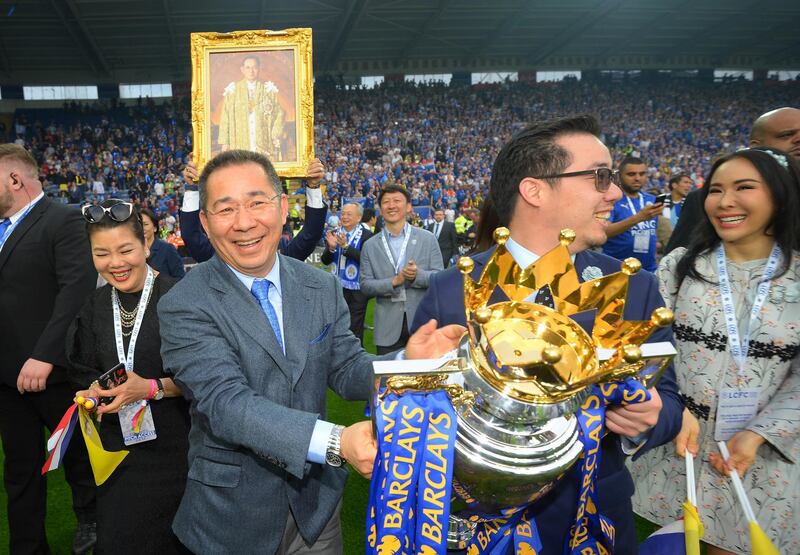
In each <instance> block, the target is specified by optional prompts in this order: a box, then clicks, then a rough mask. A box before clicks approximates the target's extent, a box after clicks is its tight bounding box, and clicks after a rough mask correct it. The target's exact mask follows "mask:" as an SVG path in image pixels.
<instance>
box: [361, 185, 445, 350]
mask: <svg viewBox="0 0 800 555" xmlns="http://www.w3.org/2000/svg"><path fill="white" fill-rule="evenodd" d="M378 205H379V206H380V208H381V216H383V221H384V227H383V229H382V230H381V232H380V233H378V234H376V235H374V236H372V237H371V238H370V239H369V240H368V241H367V242H366V243H364V247H363V248H362V249H361V292H362V293H364V295H366V296H367V297H376V300H375V331H374V334H373V337H374V340H375V346H376V348H377V349H378V354H379V355H380V354H385V353H390V352H392V351H396V350H397V349H402V348H403V346H404V345H405V344H406V342H407V341H408V336H409V332H408V330H409V327H410V325H411V322H412V321H413V320H414V313H415V312H416V311H417V306H418V305H419V302H420V301H421V300H422V297H424V296H425V292H426V291H427V290H428V281H429V279H430V276H431V275H433V274H435V273H436V272H439V271H441V270H443V269H444V266H443V264H442V253H441V251H440V250H439V244H438V243H437V241H436V237H434V235H433V233H431V232H430V231H426V230H424V229H420V228H418V227H413V226H412V225H410V224H409V223H408V222H407V221H406V216H407V215H408V213H409V212H410V211H411V195H410V194H409V193H408V191H407V190H406V189H405V188H404V187H401V186H399V185H387V186H385V187H384V188H383V189H382V190H381V192H380V194H379V195H378Z"/></svg>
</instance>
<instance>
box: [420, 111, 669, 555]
mask: <svg viewBox="0 0 800 555" xmlns="http://www.w3.org/2000/svg"><path fill="white" fill-rule="evenodd" d="M599 136H600V128H599V125H598V123H597V121H596V120H595V119H594V118H593V117H592V116H576V117H571V118H566V119H560V120H552V121H547V122H543V123H541V124H538V125H532V126H530V127H527V128H525V129H524V130H522V131H521V132H520V133H519V134H517V135H516V136H515V137H514V138H513V139H512V140H511V141H510V142H509V143H507V144H506V145H505V146H504V147H503V149H502V150H501V151H500V153H499V154H498V156H497V159H496V160H495V163H494V166H493V168H492V177H491V182H490V184H489V196H490V199H491V200H492V202H493V203H494V205H495V207H496V211H497V216H498V219H499V222H500V224H501V225H503V226H505V227H507V228H508V229H509V231H510V238H509V239H508V241H507V242H506V247H507V248H508V250H509V252H510V253H511V254H512V256H513V257H514V259H515V261H516V262H517V264H518V265H519V266H520V267H522V268H526V267H528V266H529V265H530V264H532V263H533V262H535V261H536V260H538V259H539V257H540V256H542V255H544V254H545V253H547V252H549V251H550V250H551V249H553V248H554V247H555V246H557V245H558V243H559V233H560V231H561V230H562V229H565V228H570V229H572V230H573V231H574V232H575V234H576V238H575V241H573V243H572V244H571V245H570V251H571V252H572V253H573V255H574V264H575V268H576V270H577V273H578V276H579V279H580V280H581V281H588V280H591V279H596V278H599V277H601V276H603V275H608V274H611V273H614V272H618V271H619V270H620V262H619V261H618V260H615V259H613V258H611V257H608V256H605V255H603V254H600V253H597V252H593V251H591V250H589V249H591V248H592V247H597V246H600V245H602V244H603V243H605V241H606V228H607V227H608V220H609V217H610V215H611V211H612V209H613V207H614V203H615V202H617V201H618V200H619V199H620V197H621V196H622V194H621V191H620V189H619V186H618V185H619V175H618V174H617V172H614V171H612V170H611V155H610V154H609V151H608V148H606V146H605V145H604V144H603V143H602V142H601V141H600V139H599ZM493 251H494V247H492V248H491V249H489V250H488V251H486V252H484V253H480V254H477V255H475V256H473V257H472V259H473V261H474V262H475V269H474V270H473V272H472V274H471V276H472V278H473V279H475V280H477V279H479V278H480V275H481V272H483V269H484V267H485V265H486V262H487V261H488V260H489V258H490V256H491V254H492V252H493ZM548 297H550V296H549V289H548V288H543V289H541V290H540V291H538V292H537V293H535V294H534V295H532V298H530V299H529V301H530V302H535V303H537V304H542V305H550V306H552V297H550V298H548ZM505 300H507V297H506V296H505V295H504V294H503V293H502V291H500V290H499V289H498V290H496V291H495V292H494V293H493V295H492V297H491V298H490V299H489V303H488V304H493V303H495V302H500V301H505ZM663 305H664V302H663V300H662V299H661V296H660V295H659V293H658V284H657V283H656V279H655V276H653V275H652V274H649V273H647V272H639V273H638V274H636V275H634V276H632V278H631V280H630V283H629V290H628V297H627V303H626V304H625V313H624V317H625V319H626V320H648V319H649V318H650V315H651V313H652V311H653V310H654V309H655V308H657V307H660V306H663ZM431 318H435V319H436V320H437V321H438V322H439V325H444V324H462V325H464V324H465V319H464V296H463V278H462V275H461V273H460V271H459V270H458V268H449V269H447V270H445V271H443V272H440V273H438V274H436V275H434V276H433V277H431V280H430V283H429V286H428V293H427V294H426V295H425V297H424V298H423V299H422V302H421V303H420V305H419V308H418V309H417V313H416V315H415V317H414V324H413V326H412V331H413V330H416V329H417V328H418V327H419V326H420V325H422V324H423V323H425V322H427V321H428V320H430V319H431ZM573 319H574V320H575V321H576V322H577V323H578V324H580V325H581V326H582V327H584V329H587V328H589V327H590V326H591V325H592V324H593V321H594V314H593V313H588V312H587V313H582V314H576V315H574V316H573ZM671 340H672V332H671V330H670V329H668V328H661V329H659V330H658V331H656V332H655V333H654V334H653V335H652V336H651V338H650V341H652V342H659V341H671ZM650 394H651V397H652V398H651V400H650V401H647V402H645V403H640V404H637V405H629V406H627V407H621V406H615V407H611V408H609V409H608V411H607V412H606V425H605V429H606V431H607V432H609V433H608V435H607V436H606V437H605V439H604V440H603V442H602V454H601V455H600V468H599V476H600V478H599V480H598V483H597V492H598V501H599V507H598V510H599V511H600V513H601V514H603V515H604V516H606V517H608V518H609V519H610V520H611V521H612V522H613V524H614V526H615V527H616V545H615V548H614V550H613V551H614V553H624V554H631V553H636V530H635V526H634V523H633V509H632V507H631V496H632V494H633V482H632V480H631V476H630V473H629V472H628V470H627V469H626V468H625V456H626V455H638V454H639V453H641V452H642V450H644V449H647V448H649V447H653V446H656V445H660V444H663V443H666V442H668V441H670V440H671V439H672V438H673V437H674V436H675V435H677V433H678V431H679V430H680V426H681V413H682V411H683V405H682V404H681V400H680V397H679V395H678V389H677V385H676V382H675V372H674V370H673V369H672V367H671V366H670V367H669V368H668V369H667V371H666V372H665V374H664V377H663V378H662V379H661V381H660V382H659V384H658V386H657V387H655V388H651V389H650ZM579 486H580V473H579V472H575V471H572V472H568V473H567V475H566V476H564V477H563V478H562V479H561V481H560V482H558V483H557V484H556V486H555V487H554V488H553V490H552V491H551V492H550V493H548V494H547V495H545V496H544V497H543V498H541V499H540V500H538V501H536V502H535V503H534V504H533V505H532V506H531V512H530V513H529V514H532V515H533V517H534V520H535V522H536V526H537V527H538V531H539V535H540V538H541V540H542V543H543V549H542V550H541V553H561V552H562V551H563V550H564V545H565V542H566V541H567V539H568V535H569V530H570V527H571V526H572V524H573V522H574V519H575V514H576V510H577V505H578V496H579Z"/></svg>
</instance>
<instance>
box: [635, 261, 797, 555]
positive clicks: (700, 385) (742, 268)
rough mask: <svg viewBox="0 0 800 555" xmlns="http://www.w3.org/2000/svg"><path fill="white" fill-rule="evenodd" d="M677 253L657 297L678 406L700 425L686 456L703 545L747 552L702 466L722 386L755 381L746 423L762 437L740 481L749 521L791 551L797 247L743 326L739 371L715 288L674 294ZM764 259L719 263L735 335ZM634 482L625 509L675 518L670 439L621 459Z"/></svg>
mask: <svg viewBox="0 0 800 555" xmlns="http://www.w3.org/2000/svg"><path fill="white" fill-rule="evenodd" d="M684 253H685V249H682V248H681V249H676V250H675V251H673V252H672V253H670V254H669V255H667V256H666V257H665V258H664V259H663V260H662V262H661V265H660V267H659V269H658V277H659V281H660V284H661V294H662V296H663V297H664V301H665V302H666V304H667V306H668V307H669V308H672V309H673V310H674V311H675V325H674V330H675V339H676V343H677V350H678V355H677V357H676V358H675V373H676V374H677V378H678V385H679V386H680V389H681V393H682V394H683V395H684V399H685V401H686V404H687V407H690V410H692V412H693V413H694V414H695V416H697V417H698V420H699V421H700V439H699V444H700V453H699V457H698V458H697V459H696V460H695V474H696V480H697V503H698V510H699V513H700V517H701V519H702V521H703V525H704V526H705V537H704V541H707V542H708V543H710V544H713V545H716V546H719V547H722V548H724V549H728V550H730V551H733V552H736V553H750V552H751V549H750V537H749V530H748V524H747V522H746V521H745V517H744V516H743V513H742V509H741V507H740V506H739V503H738V501H737V498H736V494H735V492H734V491H733V487H732V486H731V485H730V482H729V480H728V479H727V478H725V477H723V476H721V475H719V474H717V473H716V471H714V469H713V468H712V467H711V466H710V465H709V464H708V456H709V454H710V453H716V452H717V446H716V443H715V441H714V425H715V415H716V410H717V395H718V393H719V391H720V390H721V389H722V388H723V387H761V388H763V389H762V393H761V396H760V398H759V412H758V414H757V415H756V417H755V418H754V419H753V420H752V421H751V422H750V424H749V425H748V426H747V429H749V430H752V431H754V432H756V433H758V434H760V435H762V436H763V437H764V438H766V442H765V443H764V444H763V445H762V446H761V447H760V448H759V450H758V453H757V457H756V461H755V463H754V464H753V466H751V467H750V469H749V470H748V471H747V473H746V474H745V476H744V479H743V482H744V487H745V490H746V491H747V494H748V497H749V498H750V501H751V503H752V504H753V510H754V511H755V513H756V518H757V520H758V522H759V524H760V525H761V527H762V528H763V529H764V531H765V532H766V533H767V535H768V536H769V537H770V539H771V540H772V541H773V543H775V545H776V546H777V547H778V549H779V550H780V552H781V553H783V554H787V555H796V554H800V253H798V252H794V253H793V257H792V264H791V268H790V269H789V271H788V272H787V273H786V274H784V275H783V276H781V277H779V278H778V279H775V280H773V283H772V287H771V289H770V293H769V295H768V297H767V299H766V301H765V302H764V306H763V308H762V310H761V318H760V320H759V322H758V324H757V325H756V326H755V329H753V330H752V333H751V336H750V337H751V339H750V350H749V354H748V360H747V365H746V368H745V372H744V374H743V376H742V377H741V378H739V377H738V375H739V373H738V369H737V367H736V365H735V363H734V361H733V359H732V357H731V353H730V348H729V346H728V337H727V331H726V326H725V319H724V316H723V309H722V301H721V298H720V293H719V287H718V286H716V285H712V284H709V283H705V282H702V281H700V280H695V279H692V278H686V279H685V280H684V282H683V284H682V285H681V287H680V290H679V291H678V292H677V294H676V291H675V285H676V283H677V281H676V265H677V262H678V260H680V258H681V257H682V256H683V254H684ZM765 263H766V261H765V260H760V261H750V262H746V263H743V264H737V263H733V262H730V261H728V275H729V276H730V280H731V289H732V293H733V297H734V304H735V306H736V316H737V319H738V321H739V329H740V330H741V331H740V333H744V330H745V328H746V326H745V325H744V324H746V322H747V320H748V319H749V314H750V310H751V307H752V304H753V301H754V298H755V295H756V288H757V286H758V283H759V280H760V278H761V276H762V275H763V272H764V266H765ZM696 265H697V268H698V271H699V272H700V273H701V274H702V275H703V276H704V277H708V278H709V279H710V280H711V281H712V282H713V283H718V276H717V262H716V254H715V253H714V252H712V253H710V254H707V255H704V256H701V257H698V258H697V260H696ZM630 466H631V472H632V474H633V477H634V480H635V481H636V493H635V494H634V497H633V505H634V510H635V511H636V513H637V514H639V515H641V516H642V517H644V518H646V519H648V520H652V521H654V522H657V523H659V524H661V525H664V524H668V523H669V522H672V521H674V520H675V519H676V518H678V517H679V516H680V515H681V513H682V511H681V503H682V502H683V501H684V499H685V497H686V481H685V463H684V460H683V459H682V458H678V457H677V456H676V455H675V449H674V446H673V444H672V443H670V444H667V445H663V446H661V447H658V448H655V449H652V450H650V451H648V452H646V453H645V454H643V455H642V457H641V458H639V459H638V460H636V461H634V462H632V463H630Z"/></svg>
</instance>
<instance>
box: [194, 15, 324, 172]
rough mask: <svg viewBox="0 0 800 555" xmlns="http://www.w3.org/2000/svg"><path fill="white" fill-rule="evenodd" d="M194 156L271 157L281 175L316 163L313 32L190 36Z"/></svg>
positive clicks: (199, 159) (199, 165) (199, 162)
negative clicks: (239, 153) (243, 153)
mask: <svg viewBox="0 0 800 555" xmlns="http://www.w3.org/2000/svg"><path fill="white" fill-rule="evenodd" d="M191 49H192V128H193V130H194V144H193V153H194V161H195V163H196V164H197V168H198V171H202V168H203V166H204V165H205V164H206V162H207V161H208V160H210V159H211V158H213V157H214V156H215V155H216V154H218V153H219V152H222V151H224V150H232V149H244V150H252V151H256V152H260V153H262V154H265V155H266V156H267V157H268V158H269V159H270V160H271V161H272V163H273V165H274V166H275V169H276V170H277V172H278V175H280V176H281V177H305V174H306V167H307V166H308V163H309V162H310V161H311V160H312V159H313V158H314V90H313V81H312V75H313V72H312V67H311V29H307V28H298V29H285V30H283V31H235V32H232V33H192V35H191Z"/></svg>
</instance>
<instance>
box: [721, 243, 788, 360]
mask: <svg viewBox="0 0 800 555" xmlns="http://www.w3.org/2000/svg"><path fill="white" fill-rule="evenodd" d="M780 258H781V248H780V247H779V246H778V244H777V243H776V244H775V246H774V247H772V252H771V253H770V255H769V259H768V260H767V265H766V268H765V269H764V276H763V277H762V278H761V282H760V283H759V284H758V290H757V294H756V298H755V300H754V301H753V308H751V309H750V319H749V320H748V322H747V329H746V330H745V334H744V337H741V336H740V335H739V324H738V323H737V322H736V308H735V307H734V306H733V293H732V292H731V282H730V279H729V278H728V267H727V262H726V260H725V249H724V248H723V247H722V245H720V246H719V248H717V271H718V273H719V292H720V296H721V297H722V308H723V310H724V313H725V326H726V327H727V330H728V345H730V348H731V355H732V356H733V360H734V361H735V362H736V366H737V367H738V368H739V374H740V375H741V374H743V373H744V367H745V362H746V359H747V351H748V350H749V348H750V332H751V330H752V329H753V322H758V320H759V317H760V312H761V307H762V306H763V305H764V301H765V300H766V298H767V294H768V293H769V289H770V287H771V285H772V282H771V281H770V280H771V279H772V276H773V275H774V274H775V269H776V268H777V267H778V261H779V260H780Z"/></svg>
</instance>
